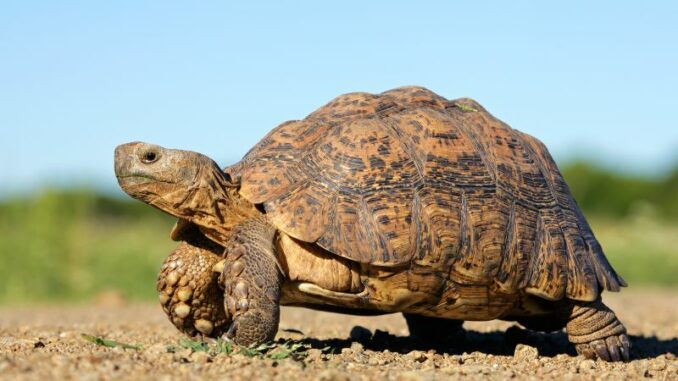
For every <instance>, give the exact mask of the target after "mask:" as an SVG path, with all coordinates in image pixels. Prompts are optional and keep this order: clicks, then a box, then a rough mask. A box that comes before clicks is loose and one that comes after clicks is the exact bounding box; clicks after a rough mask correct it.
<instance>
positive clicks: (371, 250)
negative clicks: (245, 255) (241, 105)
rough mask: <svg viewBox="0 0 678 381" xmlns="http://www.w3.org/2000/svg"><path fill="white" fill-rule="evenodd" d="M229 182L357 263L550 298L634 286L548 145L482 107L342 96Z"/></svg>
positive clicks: (394, 93) (291, 230) (288, 226)
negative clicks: (608, 253) (445, 274)
mask: <svg viewBox="0 0 678 381" xmlns="http://www.w3.org/2000/svg"><path fill="white" fill-rule="evenodd" d="M225 171H226V173H228V174H229V175H230V176H231V177H232V178H233V180H234V181H236V182H240V183H241V184H240V186H241V189H240V194H241V195H242V196H244V197H245V198H246V199H248V200H249V201H250V202H252V203H255V204H260V205H262V206H263V208H264V209H265V210H266V213H267V214H268V215H269V217H270V219H271V221H272V222H273V223H274V224H275V225H276V226H277V227H278V228H279V229H280V230H282V231H284V232H285V233H287V234H289V235H290V236H292V237H294V238H296V239H299V240H302V241H306V242H315V243H317V244H318V245H319V246H321V247H322V248H324V249H326V250H328V251H329V252H332V253H335V254H337V255H339V256H342V257H344V258H347V259H350V260H353V261H356V262H360V263H367V264H371V265H375V266H384V267H398V266H419V267H423V268H430V269H431V270H432V271H441V270H442V271H449V277H450V279H454V280H455V282H457V283H459V284H468V285H491V286H492V287H494V288H496V289H497V290H500V291H502V292H505V293H513V292H516V291H517V290H519V289H526V290H527V291H528V292H530V293H533V294H536V295H539V296H541V297H544V298H546V299H549V300H559V299H561V298H563V297H565V296H567V297H568V298H570V299H574V300H581V301H592V300H595V299H596V298H597V297H598V295H599V291H602V289H608V290H612V291H617V290H619V288H620V286H623V285H625V284H624V281H623V280H622V279H621V277H619V276H618V275H617V274H616V273H615V271H614V270H613V269H612V267H611V266H610V264H609V263H608V262H607V260H606V258H605V256H604V255H603V253H602V250H601V247H600V245H599V244H598V242H597V240H596V238H595V237H594V235H593V233H592V232H591V229H590V228H589V226H588V224H587V222H586V220H585V219H584V217H583V216H582V213H581V211H580V210H579V208H578V206H577V205H576V203H575V201H574V200H573V198H572V196H571V194H570V191H569V189H568V187H567V185H566V184H565V182H564V180H563V178H562V176H561V174H560V172H559V171H558V169H557V167H556V164H555V163H554V161H553V159H552V158H551V156H550V155H549V153H548V151H547V149H546V148H545V146H544V145H543V144H542V143H541V142H539V141H538V140H537V139H535V138H533V137H531V136H529V135H526V134H524V133H521V132H519V131H517V130H514V129H512V128H510V127H509V126H507V125H506V124H505V123H503V122H501V121H500V120H498V119H496V118H495V117H493V116H492V115H490V114H489V113H488V112H487V111H486V110H485V109H484V108H483V107H482V106H480V105H479V104H478V103H476V102H474V101H472V100H470V99H458V100H451V101H449V100H446V99H445V98H442V97H440V96H438V95H436V94H434V93H432V92H431V91H429V90H426V89H424V88H420V87H403V88H398V89H394V90H391V91H387V92H384V93H381V94H379V95H373V94H367V93H351V94H346V95H342V96H340V97H338V98H336V99H334V100H333V101H331V102H330V103H329V104H327V105H325V106H324V107H322V108H320V109H319V110H317V111H316V112H314V113H312V114H311V115H309V116H308V117H307V118H305V119H304V120H300V121H290V122H287V123H283V124H282V125H280V126H278V127H277V128H275V129H274V130H273V131H271V132H270V133H269V134H268V135H267V136H266V137H265V138H264V139H263V140H262V141H261V142H259V143H258V144H257V145H256V146H255V147H254V148H253V149H252V150H251V151H250V152H249V153H248V154H247V155H246V156H245V158H244V159H243V160H242V161H241V162H239V163H238V164H236V165H234V166H232V167H230V168H227V169H226V170H225Z"/></svg>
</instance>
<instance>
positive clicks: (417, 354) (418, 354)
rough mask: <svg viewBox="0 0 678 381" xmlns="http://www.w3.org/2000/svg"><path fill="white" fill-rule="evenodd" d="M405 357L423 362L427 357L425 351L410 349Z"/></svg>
mask: <svg viewBox="0 0 678 381" xmlns="http://www.w3.org/2000/svg"><path fill="white" fill-rule="evenodd" d="M407 358H409V359H410V360H413V361H416V362H424V361H426V359H427V357H426V353H424V352H422V351H412V352H410V353H408V354H407Z"/></svg>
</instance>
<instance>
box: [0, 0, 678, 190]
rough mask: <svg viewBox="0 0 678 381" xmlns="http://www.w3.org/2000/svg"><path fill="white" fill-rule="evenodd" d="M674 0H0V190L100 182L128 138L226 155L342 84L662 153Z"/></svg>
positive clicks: (616, 149) (672, 95) (674, 131)
mask: <svg viewBox="0 0 678 381" xmlns="http://www.w3.org/2000/svg"><path fill="white" fill-rule="evenodd" d="M676 4H678V3H677V2H669V1H666V2H653V3H650V2H630V1H629V2H625V1H596V2H590V1H586V2H574V1H567V2H561V3H560V4H556V3H555V2H536V1H534V2H524V1H494V2H481V1H474V2H471V1H465V2H458V1H446V2H442V1H441V2H426V1H416V2H413V1H410V2H404V1H403V2H399V1H341V2H335V3H334V4H328V2H321V1H314V2H311V1H308V2H301V1H299V2H287V1H271V2H240V3H237V4H230V3H229V2H226V1H219V2H204V1H203V2H186V1H177V2H172V1H157V2H154V1H144V2H140V1H107V2H104V1H99V2H92V1H87V2H85V1H82V2H76V1H43V2H38V1H27V0H21V1H3V2H2V3H1V4H0V160H1V162H2V166H1V168H0V191H8V190H9V191H19V190H26V189H29V190H30V189H33V188H35V187H37V186H40V185H44V184H55V183H56V184H69V183H71V182H78V183H90V184H93V185H97V186H101V187H104V188H113V187H114V186H115V178H114V176H113V163H112V159H113V148H114V147H115V146H116V145H117V144H119V143H123V142H128V141H133V140H143V141H148V142H153V143H156V144H161V145H165V146H169V147H176V148H185V149H191V150H196V151H200V152H203V153H205V154H207V155H209V156H211V157H213V158H214V159H216V160H217V161H218V162H220V163H221V164H224V165H225V164H228V163H230V162H233V161H236V160H237V159H238V158H240V157H241V156H242V155H243V154H244V153H245V152H246V151H247V150H248V149H249V148H250V147H251V146H252V145H253V144H255V143H256V142H257V141H258V140H259V139H260V138H261V137H263V135H264V134H265V133H266V132H267V131H269V130H270V129H271V128H273V127H275V126H276V125H278V124H279V123H281V122H283V121H285V120H289V119H300V118H303V117H304V116H305V115H307V114H308V113H309V112H311V111H313V110H314V109H316V108H317V107H319V106H321V105H323V104H325V103H326V102H328V101H329V100H331V99H332V98H333V97H335V96H337V95H339V94H342V93H346V92H351V91H369V92H381V91H384V90H387V89H389V88H393V87H397V86H401V85H408V84H415V85H421V86H426V87H428V88H430V89H431V90H433V91H435V92H437V93H439V94H441V95H443V96H445V97H448V98H457V97H472V98H475V99H476V100H478V101H479V102H480V103H481V104H483V105H484V106H485V107H486V108H487V109H488V110H489V111H490V112H492V113H493V114H494V115H496V116H498V117H499V118H501V119H503V120H504V121H506V122H508V123H509V124H511V125H512V126H513V127H514V128H518V129H520V130H522V131H525V132H528V133H530V134H533V135H535V136H537V137H538V138H540V139H541V140H543V141H544V142H545V143H546V144H547V146H549V147H550V148H551V151H552V153H553V154H554V156H555V157H556V159H557V160H558V161H560V162H565V161H567V160H570V159H572V158H573V157H586V158H591V159H594V160H598V161H599V162H601V163H604V164H605V165H608V166H611V167H614V168H619V169H622V170H629V171H635V172H641V173H649V174H657V173H661V172H662V171H665V170H666V169H667V168H669V167H670V166H671V165H673V164H674V163H676V162H678V155H677V154H676V151H677V150H676V148H678V117H677V116H676V113H677V112H678V91H677V90H678V69H677V68H678V46H677V45H678V22H676V17H678V6H677V5H676Z"/></svg>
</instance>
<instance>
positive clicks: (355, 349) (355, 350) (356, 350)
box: [351, 341, 365, 354]
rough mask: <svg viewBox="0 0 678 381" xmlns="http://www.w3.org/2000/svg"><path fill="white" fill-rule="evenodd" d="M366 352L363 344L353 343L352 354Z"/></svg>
mask: <svg viewBox="0 0 678 381" xmlns="http://www.w3.org/2000/svg"><path fill="white" fill-rule="evenodd" d="M364 350H365V348H364V347H363V345H362V344H360V343H358V342H355V341H354V342H352V343H351V352H352V353H354V354H358V353H362V352H363V351H364Z"/></svg>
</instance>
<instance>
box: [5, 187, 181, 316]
mask: <svg viewBox="0 0 678 381" xmlns="http://www.w3.org/2000/svg"><path fill="white" fill-rule="evenodd" d="M173 221H174V220H173V219H172V218H171V217H168V216H165V215H163V214H162V213H159V212H157V211H156V210H153V208H151V207H149V206H147V205H145V204H142V203H139V202H133V201H131V200H130V201H127V200H119V199H116V198H111V197H104V196H101V195H97V194H96V193H94V192H91V191H83V190H79V191H56V190H45V191H43V192H42V193H40V194H38V195H36V196H34V197H30V198H14V199H6V200H3V201H1V202H0V231H1V232H2V233H0V234H1V235H0V237H1V238H0V253H2V255H0V279H1V281H0V284H2V287H1V288H0V302H2V303H14V304H22V303H23V304H25V303H31V302H35V301H40V302H53V301H62V300H71V301H77V300H88V299H93V298H95V297H96V296H97V295H98V294H99V293H101V292H104V291H111V290H112V291H115V292H118V293H120V294H122V295H123V296H124V297H126V298H130V299H147V300H150V299H152V298H155V297H156V292H155V276H156V274H157V272H158V270H159V268H160V265H161V264H162V260H163V258H165V257H166V256H167V255H168V254H169V252H170V251H171V250H172V248H173V247H174V245H175V243H174V242H172V241H171V240H170V239H169V231H170V229H171V227H172V224H173Z"/></svg>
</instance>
